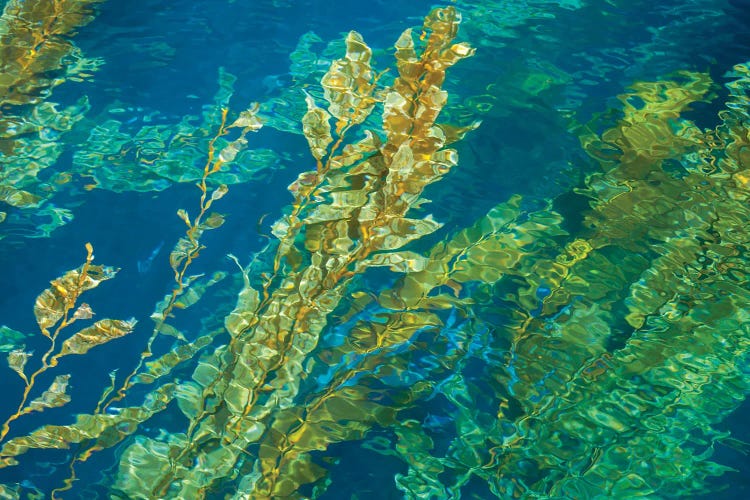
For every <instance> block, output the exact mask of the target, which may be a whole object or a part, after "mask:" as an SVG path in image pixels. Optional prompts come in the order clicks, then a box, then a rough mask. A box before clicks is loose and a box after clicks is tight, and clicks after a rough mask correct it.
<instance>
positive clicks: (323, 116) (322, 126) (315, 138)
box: [302, 95, 333, 160]
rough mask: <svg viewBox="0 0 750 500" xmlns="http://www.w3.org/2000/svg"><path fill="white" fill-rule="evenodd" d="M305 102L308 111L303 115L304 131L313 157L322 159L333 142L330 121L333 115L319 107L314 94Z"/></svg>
mask: <svg viewBox="0 0 750 500" xmlns="http://www.w3.org/2000/svg"><path fill="white" fill-rule="evenodd" d="M305 102H307V113H305V116H303V117H302V132H303V133H304V134H305V138H306V139H307V143H308V144H309V145H310V152H311V153H312V155H313V157H314V158H315V159H316V160H320V159H321V158H323V157H324V156H325V155H326V153H327V151H328V145H329V144H331V143H332V142H333V137H331V123H330V122H329V120H330V118H331V115H329V114H328V113H327V112H326V111H325V110H324V109H321V108H319V107H317V106H316V105H315V101H314V100H313V98H312V96H310V95H307V96H306V97H305Z"/></svg>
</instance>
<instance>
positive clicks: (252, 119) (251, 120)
mask: <svg viewBox="0 0 750 500" xmlns="http://www.w3.org/2000/svg"><path fill="white" fill-rule="evenodd" d="M259 110H260V104H258V103H257V102H254V103H252V104H251V105H250V108H249V109H246V110H245V111H243V112H241V113H240V116H238V117H237V119H236V120H235V121H234V122H233V123H232V124H231V125H230V126H229V127H227V128H243V129H246V130H248V131H251V132H255V131H256V130H260V129H261V128H262V127H263V122H262V121H261V120H260V118H259V117H258V111H259Z"/></svg>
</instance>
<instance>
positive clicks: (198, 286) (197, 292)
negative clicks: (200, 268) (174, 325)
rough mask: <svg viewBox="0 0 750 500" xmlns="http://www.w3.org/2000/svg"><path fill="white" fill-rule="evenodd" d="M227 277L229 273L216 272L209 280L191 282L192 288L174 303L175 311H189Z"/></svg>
mask: <svg viewBox="0 0 750 500" xmlns="http://www.w3.org/2000/svg"><path fill="white" fill-rule="evenodd" d="M226 277H227V273H225V272H216V273H214V274H213V276H211V278H210V279H208V280H201V281H198V280H195V281H193V282H191V283H190V287H189V288H186V289H185V290H184V291H183V292H182V295H180V296H179V298H178V299H177V300H175V302H174V307H175V309H187V308H188V307H190V306H192V305H193V304H195V303H197V302H198V301H199V300H200V299H201V298H202V297H203V295H204V294H205V293H206V291H208V289H209V288H210V287H212V286H214V285H215V284H216V283H219V282H220V281H222V280H223V279H224V278H226ZM167 297H171V295H168V296H167ZM167 300H168V299H167ZM162 311H163V309H162ZM158 317H159V318H160V317H161V315H159V316H158Z"/></svg>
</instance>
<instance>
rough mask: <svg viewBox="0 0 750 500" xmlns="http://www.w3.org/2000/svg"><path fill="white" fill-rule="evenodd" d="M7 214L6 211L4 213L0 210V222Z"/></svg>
mask: <svg viewBox="0 0 750 500" xmlns="http://www.w3.org/2000/svg"><path fill="white" fill-rule="evenodd" d="M7 216H8V214H7V213H5V212H0V223H1V222H3V221H4V220H5V218H6V217H7Z"/></svg>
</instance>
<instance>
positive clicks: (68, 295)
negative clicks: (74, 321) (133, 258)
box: [34, 264, 118, 334]
mask: <svg viewBox="0 0 750 500" xmlns="http://www.w3.org/2000/svg"><path fill="white" fill-rule="evenodd" d="M117 271H118V269H115V268H114V267H109V266H98V265H89V264H84V265H83V266H81V267H79V268H78V269H74V270H72V271H68V272H67V273H65V274H64V275H63V276H62V277H60V278H58V279H56V280H54V281H52V282H51V284H52V287H51V288H49V289H47V290H45V291H44V292H42V293H41V295H39V297H37V299H36V303H35V304H34V316H36V321H37V323H38V324H39V328H41V330H42V332H44V333H45V334H46V333H47V330H48V329H49V328H50V327H51V326H53V325H55V324H56V323H57V322H58V321H60V319H61V318H62V317H63V315H64V314H65V311H67V310H68V309H70V308H71V307H73V306H74V305H75V301H76V300H77V299H78V297H79V295H80V294H81V293H82V292H84V291H86V290H90V289H92V288H95V287H96V286H98V285H99V283H101V282H102V281H104V280H108V279H112V278H114V276H115V274H117Z"/></svg>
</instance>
